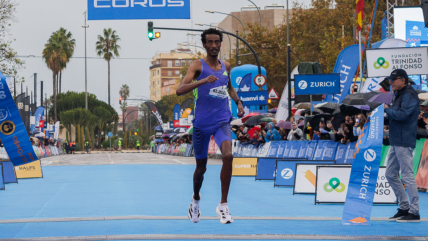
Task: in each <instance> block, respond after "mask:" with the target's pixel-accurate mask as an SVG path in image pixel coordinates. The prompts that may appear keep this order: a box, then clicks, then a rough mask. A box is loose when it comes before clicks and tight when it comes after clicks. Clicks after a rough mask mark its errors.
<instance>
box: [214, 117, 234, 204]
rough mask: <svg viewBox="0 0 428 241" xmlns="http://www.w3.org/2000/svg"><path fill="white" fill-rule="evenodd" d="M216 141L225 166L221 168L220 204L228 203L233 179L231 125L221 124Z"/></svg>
mask: <svg viewBox="0 0 428 241" xmlns="http://www.w3.org/2000/svg"><path fill="white" fill-rule="evenodd" d="M214 140H215V142H216V143H217V146H219V147H220V151H221V156H222V161H223V166H222V168H221V173H220V180H221V201H220V203H227V196H228V194H229V186H230V181H231V179H232V163H233V154H232V131H231V128H230V125H229V123H221V124H220V128H219V129H218V130H217V132H216V133H215V134H214Z"/></svg>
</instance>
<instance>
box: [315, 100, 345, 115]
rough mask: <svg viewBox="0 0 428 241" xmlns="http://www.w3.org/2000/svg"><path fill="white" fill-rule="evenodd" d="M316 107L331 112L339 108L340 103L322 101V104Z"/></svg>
mask: <svg viewBox="0 0 428 241" xmlns="http://www.w3.org/2000/svg"><path fill="white" fill-rule="evenodd" d="M316 108H318V109H320V110H322V111H323V112H324V113H330V114H331V113H333V112H334V111H335V110H337V109H339V104H337V103H331V102H327V103H322V104H318V105H316Z"/></svg>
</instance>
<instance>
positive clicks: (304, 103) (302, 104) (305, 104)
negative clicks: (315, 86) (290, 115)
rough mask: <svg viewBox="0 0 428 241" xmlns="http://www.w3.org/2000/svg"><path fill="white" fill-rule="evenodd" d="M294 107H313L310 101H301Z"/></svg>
mask: <svg viewBox="0 0 428 241" xmlns="http://www.w3.org/2000/svg"><path fill="white" fill-rule="evenodd" d="M293 107H294V108H297V109H306V110H307V109H310V108H311V103H310V102H300V103H297V104H295V105H294V106H293Z"/></svg>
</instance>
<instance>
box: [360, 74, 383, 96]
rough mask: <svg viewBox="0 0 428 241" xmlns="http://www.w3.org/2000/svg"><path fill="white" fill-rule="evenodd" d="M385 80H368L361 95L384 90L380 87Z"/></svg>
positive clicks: (379, 78)
mask: <svg viewBox="0 0 428 241" xmlns="http://www.w3.org/2000/svg"><path fill="white" fill-rule="evenodd" d="M384 79H385V77H377V78H367V79H366V81H365V83H364V86H363V88H362V90H361V93H369V92H373V91H376V90H380V89H382V86H380V82H382V81H383V80H384Z"/></svg>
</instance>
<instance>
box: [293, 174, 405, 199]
mask: <svg viewBox="0 0 428 241" xmlns="http://www.w3.org/2000/svg"><path fill="white" fill-rule="evenodd" d="M316 168H317V171H318V172H315V173H314V174H315V175H316V179H317V182H316V193H315V201H316V203H344V202H345V200H346V194H347V193H348V184H349V178H350V176H351V166H349V167H344V166H341V167H340V166H336V167H325V166H318V167H316ZM385 171H386V168H385V167H380V168H379V175H378V180H377V184H376V191H375V197H374V202H373V203H375V204H376V203H378V204H379V203H384V204H396V203H397V198H396V196H395V194H394V191H393V190H392V188H391V186H390V185H389V183H388V181H387V180H386V177H385ZM296 172H297V171H296ZM296 178H297V176H296ZM296 181H297V180H296Z"/></svg>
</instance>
